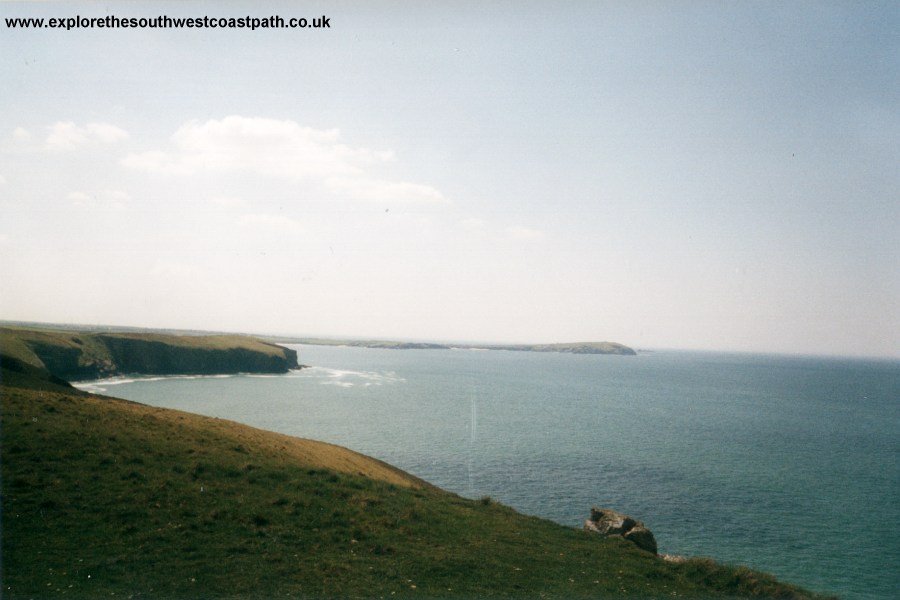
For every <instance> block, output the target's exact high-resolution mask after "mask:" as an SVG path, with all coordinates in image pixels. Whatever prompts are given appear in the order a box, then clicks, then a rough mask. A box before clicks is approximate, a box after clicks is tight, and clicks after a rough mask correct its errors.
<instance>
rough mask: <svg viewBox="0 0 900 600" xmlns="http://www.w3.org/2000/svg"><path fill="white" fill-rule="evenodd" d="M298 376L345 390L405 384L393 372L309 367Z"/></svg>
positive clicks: (402, 379) (404, 380)
mask: <svg viewBox="0 0 900 600" xmlns="http://www.w3.org/2000/svg"><path fill="white" fill-rule="evenodd" d="M300 374H301V376H306V377H311V378H314V379H320V380H321V381H319V383H320V384H322V385H337V386H340V387H346V388H349V387H355V386H357V385H360V386H362V387H369V386H373V385H385V384H394V383H404V382H406V379H404V378H402V377H399V376H398V375H397V373H396V372H395V371H384V372H379V371H351V370H349V369H333V368H329V367H310V368H308V369H303V370H302V371H300ZM304 374H305V375H304Z"/></svg>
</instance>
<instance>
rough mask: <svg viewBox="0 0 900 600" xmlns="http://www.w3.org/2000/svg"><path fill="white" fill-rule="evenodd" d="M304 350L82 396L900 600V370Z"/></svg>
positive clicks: (769, 359) (825, 363)
mask: <svg viewBox="0 0 900 600" xmlns="http://www.w3.org/2000/svg"><path fill="white" fill-rule="evenodd" d="M292 347H293V348H295V349H297V350H298V352H299V355H300V362H301V363H303V364H307V365H313V366H312V367H311V368H308V369H303V370H301V371H297V372H293V373H290V374H287V375H283V376H250V375H240V376H225V377H173V378H144V379H119V380H107V381H101V382H94V383H92V384H89V385H87V386H85V385H82V386H81V387H88V388H90V389H93V390H95V391H102V392H104V393H106V394H109V395H112V396H117V397H121V398H127V399H130V400H136V401H138V402H143V403H146V404H151V405H154V406H164V407H170V408H177V409H182V410H186V411H190V412H195V413H201V414H205V415H211V416H216V417H222V418H227V419H232V420H235V421H240V422H242V423H247V424H250V425H253V426H255V427H260V428H264V429H269V430H273V431H279V432H282V433H287V434H291V435H296V436H301V437H308V438H313V439H318V440H324V441H328V442H332V443H337V444H340V445H343V446H347V447H349V448H352V449H354V450H357V451H359V452H362V453H364V454H368V455H371V456H375V457H377V458H380V459H383V460H385V461H387V462H389V463H391V464H394V465H396V466H398V467H400V468H402V469H404V470H406V471H409V472H411V473H413V474H415V475H417V476H419V477H422V478H424V479H426V480H428V481H430V482H432V483H434V484H436V485H438V486H440V487H442V488H444V489H447V490H450V491H453V492H456V493H458V494H461V495H463V496H467V497H471V498H478V497H481V496H491V497H492V498H494V499H495V500H498V501H500V502H503V503H505V504H507V505H510V506H512V507H514V508H516V509H518V510H519V511H521V512H524V513H528V514H532V515H538V516H541V517H546V518H548V519H552V520H554V521H557V522H559V523H562V524H565V525H571V526H573V527H580V526H581V524H582V523H583V521H584V519H586V518H587V517H588V515H589V513H590V508H591V506H594V505H598V506H604V507H611V508H614V509H616V510H618V511H620V512H624V513H627V514H629V515H631V516H633V517H635V518H637V519H639V520H642V521H644V522H645V524H646V525H647V526H648V527H649V528H650V529H651V530H652V531H653V532H654V534H655V536H656V539H657V542H658V544H659V547H660V552H664V553H670V554H680V555H688V556H709V557H712V558H714V559H715V560H717V561H719V562H724V563H734V564H744V565H748V566H750V567H753V568H757V569H761V570H764V571H768V572H770V573H773V574H775V575H777V576H778V577H779V578H781V579H784V580H786V581H790V582H793V583H797V584H800V585H802V586H804V587H807V588H810V589H813V590H815V591H819V592H828V593H833V594H838V595H840V596H841V597H844V598H847V599H848V600H862V599H889V598H890V599H893V598H898V597H900V361H870V360H853V359H828V358H808V357H786V356H763V355H746V354H717V353H690V352H670V351H658V352H646V353H640V354H639V355H638V356H631V357H628V356H598V355H571V354H556V353H532V352H509V351H475V350H385V349H369V348H351V347H328V346H305V345H304V346H292Z"/></svg>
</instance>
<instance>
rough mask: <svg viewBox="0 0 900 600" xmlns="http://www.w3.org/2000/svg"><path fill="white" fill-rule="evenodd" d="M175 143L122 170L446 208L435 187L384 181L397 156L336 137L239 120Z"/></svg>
mask: <svg viewBox="0 0 900 600" xmlns="http://www.w3.org/2000/svg"><path fill="white" fill-rule="evenodd" d="M171 139H172V144H173V146H174V147H173V148H172V149H170V150H165V151H164V150H151V151H147V152H141V153H133V154H129V155H128V156H126V157H125V158H124V159H123V160H122V164H123V165H124V166H126V167H129V168H132V169H137V170H141V171H146V172H149V173H155V174H164V175H185V176H188V175H196V174H201V173H224V172H245V173H253V174H257V175H262V176H267V177H277V178H281V179H287V180H293V181H310V182H313V183H318V184H320V185H322V186H323V187H324V188H325V189H326V190H328V191H330V192H332V193H334V194H338V195H343V196H347V197H351V198H353V199H358V200H368V201H379V202H381V201H387V200H392V201H395V202H406V203H408V202H439V201H444V200H445V199H444V197H443V195H442V194H441V193H440V192H439V191H438V190H436V189H435V188H433V187H431V186H428V185H424V184H420V183H412V182H406V181H389V180H384V178H382V177H379V176H378V174H377V168H378V167H379V166H382V165H384V164H386V163H389V162H391V161H393V160H394V155H393V153H392V152H390V151H374V150H370V149H368V148H363V147H352V146H349V145H347V144H346V143H344V142H343V141H342V140H341V134H340V131H339V130H337V129H326V130H322V129H314V128H312V127H304V126H302V125H300V124H299V123H297V122H295V121H290V120H276V119H266V118H259V117H242V116H237V115H233V116H229V117H225V118H224V119H220V120H209V121H205V122H198V121H190V122H188V123H185V124H184V125H182V126H181V127H180V128H179V129H178V131H176V132H175V133H174V134H173V135H172V138H171Z"/></svg>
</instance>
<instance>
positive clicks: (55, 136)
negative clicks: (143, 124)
mask: <svg viewBox="0 0 900 600" xmlns="http://www.w3.org/2000/svg"><path fill="white" fill-rule="evenodd" d="M47 129H49V131H50V133H48V134H47V147H48V148H50V149H51V150H73V149H75V148H78V147H81V146H86V145H93V144H113V143H116V142H120V141H122V140H124V139H127V138H128V132H126V131H125V130H124V129H121V128H119V127H116V126H115V125H110V124H109V123H87V124H86V125H76V124H75V123H73V122H72V121H57V122H56V123H54V124H53V125H50V126H49V127H48V128H47ZM16 131H19V130H18V129H17V130H16ZM23 131H24V130H23ZM26 133H27V132H26ZM14 134H15V133H14Z"/></svg>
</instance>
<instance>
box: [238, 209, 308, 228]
mask: <svg viewBox="0 0 900 600" xmlns="http://www.w3.org/2000/svg"><path fill="white" fill-rule="evenodd" d="M238 223H240V224H241V225H243V226H245V227H252V228H259V229H264V230H268V231H272V232H276V233H301V232H302V231H303V226H302V225H301V224H300V223H299V222H297V221H295V220H294V219H291V218H290V217H286V216H284V215H272V214H265V213H253V214H246V215H241V216H240V217H239V218H238Z"/></svg>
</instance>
